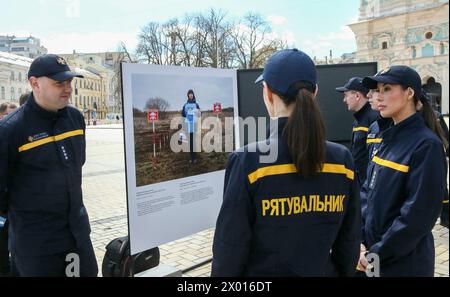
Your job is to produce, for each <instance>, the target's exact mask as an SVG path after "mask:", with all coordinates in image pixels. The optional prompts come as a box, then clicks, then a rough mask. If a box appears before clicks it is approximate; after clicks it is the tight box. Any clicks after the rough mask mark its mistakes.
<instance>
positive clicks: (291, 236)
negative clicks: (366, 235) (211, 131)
mask: <svg viewBox="0 0 450 297" xmlns="http://www.w3.org/2000/svg"><path fill="white" fill-rule="evenodd" d="M260 81H263V83H262V85H263V98H264V103H265V105H266V108H267V111H268V113H269V116H270V117H271V118H272V121H271V126H270V131H268V132H269V133H268V135H270V136H269V137H268V139H266V140H264V141H262V142H259V143H253V144H249V145H247V146H245V147H244V148H241V149H239V150H237V151H235V152H233V153H232V154H231V155H230V157H229V160H228V165H227V168H226V172H225V185H224V196H223V202H222V207H221V209H220V213H219V217H218V219H217V224H216V230H215V234H214V242H213V262H212V273H211V275H212V276H352V275H354V273H355V267H356V265H357V263H358V254H359V248H360V242H359V240H360V238H361V206H360V198H359V189H358V183H357V182H356V180H355V175H354V164H353V159H352V156H351V153H350V151H349V150H348V149H347V148H345V147H344V146H342V145H339V144H335V143H332V142H327V141H326V140H325V125H324V121H323V119H322V116H321V113H320V109H319V106H318V104H317V102H316V101H315V98H316V95H317V92H318V86H317V75H316V68H315V65H314V62H313V61H312V59H311V58H310V57H309V56H308V55H306V54H305V53H303V52H302V51H299V50H297V49H285V50H281V51H278V52H276V53H275V54H273V55H272V56H271V57H270V58H269V60H268V61H267V64H266V67H265V68H264V72H263V75H262V76H261V77H259V78H258V79H257V80H256V82H260ZM267 144H269V147H270V151H269V152H267V150H266V149H265V148H266V147H267ZM261 145H263V146H264V152H263V151H262V150H261V149H260V148H261ZM272 154H273V160H269V159H266V157H268V156H270V155H272Z"/></svg>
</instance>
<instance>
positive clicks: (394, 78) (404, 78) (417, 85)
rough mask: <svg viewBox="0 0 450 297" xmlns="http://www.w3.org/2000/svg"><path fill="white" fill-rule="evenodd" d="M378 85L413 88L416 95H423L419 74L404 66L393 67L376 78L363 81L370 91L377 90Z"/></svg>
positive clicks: (369, 77) (367, 78) (372, 77)
mask: <svg viewBox="0 0 450 297" xmlns="http://www.w3.org/2000/svg"><path fill="white" fill-rule="evenodd" d="M378 83H385V84H398V85H402V86H406V87H411V88H412V89H413V90H414V92H415V93H416V94H418V95H419V96H421V95H422V80H421V79H420V75H419V73H417V71H415V70H414V69H412V68H411V67H408V66H404V65H397V66H391V67H389V68H386V69H384V70H382V71H380V72H378V73H377V74H375V75H374V76H367V77H365V78H364V79H363V84H364V85H365V86H366V87H368V88H369V89H376V88H377V84H378Z"/></svg>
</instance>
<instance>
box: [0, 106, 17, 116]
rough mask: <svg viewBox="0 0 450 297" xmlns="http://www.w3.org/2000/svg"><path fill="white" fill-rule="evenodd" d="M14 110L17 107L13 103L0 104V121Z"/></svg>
mask: <svg viewBox="0 0 450 297" xmlns="http://www.w3.org/2000/svg"><path fill="white" fill-rule="evenodd" d="M16 109H17V105H15V104H14V103H10V102H5V103H2V104H0V120H1V119H3V118H5V117H6V116H7V115H9V114H10V113H12V112H13V111H14V110H16Z"/></svg>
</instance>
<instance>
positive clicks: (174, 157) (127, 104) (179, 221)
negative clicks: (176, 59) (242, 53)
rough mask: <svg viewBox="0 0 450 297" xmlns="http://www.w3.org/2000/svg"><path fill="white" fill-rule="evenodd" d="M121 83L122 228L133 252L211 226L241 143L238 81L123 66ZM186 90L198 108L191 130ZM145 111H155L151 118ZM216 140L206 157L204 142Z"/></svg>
mask: <svg viewBox="0 0 450 297" xmlns="http://www.w3.org/2000/svg"><path fill="white" fill-rule="evenodd" d="M122 82H123V102H124V104H123V108H124V130H125V159H126V176H127V197H128V198H127V199H128V223H129V235H130V244H131V253H132V254H136V253H139V252H141V251H144V250H147V249H150V248H153V247H156V246H159V245H161V244H164V243H167V242H170V241H174V240H177V239H180V238H182V237H185V236H188V235H191V234H194V233H197V232H200V231H202V230H205V229H208V228H211V227H214V226H215V223H216V219H217V215H218V212H219V210H220V206H221V203H222V195H223V181H224V169H225V166H226V160H227V158H228V154H229V151H230V150H233V148H234V146H235V143H234V140H235V139H239V137H238V135H237V134H236V133H238V131H236V129H234V127H233V118H237V116H238V110H237V108H238V104H237V81H236V71H235V70H224V69H210V68H192V67H177V66H159V65H142V64H127V63H124V64H122ZM190 91H192V92H193V93H194V95H195V99H196V104H198V107H199V108H198V109H196V110H195V121H194V120H192V118H189V119H191V123H195V124H193V126H192V127H194V126H195V129H194V130H192V129H190V128H189V120H188V119H187V117H183V116H182V114H183V112H182V110H183V107H184V104H185V103H187V100H188V97H189V95H188V92H190ZM191 96H192V95H191ZM191 103H192V102H191ZM217 103H220V104H221V112H220V113H219V114H218V113H214V104H217ZM189 106H191V105H189ZM149 110H152V111H154V110H158V120H157V121H152V120H151V119H153V118H154V117H148V116H147V112H148V111H149ZM214 121H216V122H214ZM177 123H179V125H177ZM211 123H212V125H209V124H211ZM230 123H231V126H230ZM202 124H203V126H202ZM192 127H191V128H192ZM209 128H210V129H209ZM193 131H194V132H193ZM230 132H231V133H230ZM214 133H215V134H214ZM230 134H231V135H230ZM214 135H216V136H217V138H212V139H214V140H219V141H218V142H217V141H216V142H214V141H212V142H213V143H215V145H216V146H215V148H216V149H215V151H212V152H207V151H208V148H207V149H206V150H205V148H206V147H207V145H208V143H210V142H208V141H206V140H207V139H209V140H211V136H214ZM193 139H195V140H194V142H193V143H195V144H196V145H197V146H196V150H197V152H196V153H195V155H194V161H192V158H193V156H192V155H191V154H190V152H189V151H190V145H189V144H190V141H191V140H193ZM205 141H206V144H205ZM230 141H231V143H230ZM217 143H219V144H220V145H218V144H217ZM230 145H231V148H230ZM217 148H220V149H217ZM179 149H181V151H179ZM209 150H211V148H210V147H209ZM227 150H228V151H227Z"/></svg>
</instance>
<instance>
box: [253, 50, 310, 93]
mask: <svg viewBox="0 0 450 297" xmlns="http://www.w3.org/2000/svg"><path fill="white" fill-rule="evenodd" d="M263 80H264V81H265V82H266V83H267V85H268V86H269V87H270V89H271V90H272V91H273V92H275V93H277V94H280V95H285V96H289V94H290V93H291V92H292V91H295V90H290V87H291V86H292V85H293V84H295V83H297V82H300V81H306V82H309V83H311V84H312V85H313V87H315V86H316V84H317V73H316V66H315V65H314V62H313V60H312V59H311V58H310V57H309V56H308V55H307V54H305V53H304V52H302V51H300V50H298V49H296V48H294V49H284V50H280V51H278V52H276V53H274V54H273V55H272V56H271V57H270V58H269V59H268V60H267V63H266V66H265V67H264V71H263V74H261V75H260V76H259V77H258V78H257V79H256V81H255V83H259V82H260V81H263Z"/></svg>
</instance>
